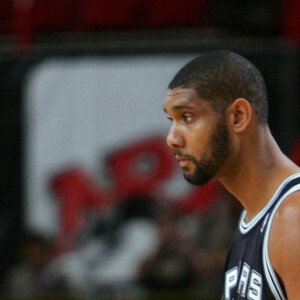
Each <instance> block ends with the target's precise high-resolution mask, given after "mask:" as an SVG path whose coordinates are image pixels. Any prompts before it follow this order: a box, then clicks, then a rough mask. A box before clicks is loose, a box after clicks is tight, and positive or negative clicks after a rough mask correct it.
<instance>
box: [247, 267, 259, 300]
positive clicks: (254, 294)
mask: <svg viewBox="0 0 300 300" xmlns="http://www.w3.org/2000/svg"><path fill="white" fill-rule="evenodd" d="M261 294H262V277H261V275H260V274H259V273H257V272H256V271H255V270H252V272H251V277H250V283H249V289H248V295H247V296H248V299H249V300H261V297H262V295H261Z"/></svg>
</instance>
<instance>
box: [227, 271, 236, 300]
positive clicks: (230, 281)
mask: <svg viewBox="0 0 300 300" xmlns="http://www.w3.org/2000/svg"><path fill="white" fill-rule="evenodd" d="M237 281H238V267H235V268H233V269H231V270H229V271H227V272H226V274H225V295H224V297H225V300H230V290H231V289H232V288H234V287H235V286H236V285H237Z"/></svg>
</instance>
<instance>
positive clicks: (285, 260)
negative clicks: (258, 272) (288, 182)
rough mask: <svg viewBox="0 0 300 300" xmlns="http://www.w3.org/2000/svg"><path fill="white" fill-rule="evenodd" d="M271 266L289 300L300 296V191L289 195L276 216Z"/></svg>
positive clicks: (271, 233)
mask: <svg viewBox="0 0 300 300" xmlns="http://www.w3.org/2000/svg"><path fill="white" fill-rule="evenodd" d="M269 256H270V260H271V264H272V266H273V268H274V270H275V271H276V273H277V274H278V275H279V276H280V278H281V280H282V281H283V283H284V286H285V289H286V292H287V297H288V299H289V300H296V299H299V296H300V284H299V282H300V191H298V192H295V193H293V194H291V195H289V196H288V197H287V198H286V199H285V200H284V202H283V204H282V205H281V206H280V207H279V209H278V211H277V212H276V214H275V216H274V220H273V223H272V227H271V231H270V239H269Z"/></svg>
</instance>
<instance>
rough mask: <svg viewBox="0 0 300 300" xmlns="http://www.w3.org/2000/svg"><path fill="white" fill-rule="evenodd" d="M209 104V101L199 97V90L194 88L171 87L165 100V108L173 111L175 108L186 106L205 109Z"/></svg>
mask: <svg viewBox="0 0 300 300" xmlns="http://www.w3.org/2000/svg"><path fill="white" fill-rule="evenodd" d="M208 105H209V103H208V102H207V101H205V100H203V99H201V98H199V96H198V95H197V92H196V91H195V90H194V89H192V88H174V89H169V90H168V91H167V95H166V98H165V100H164V109H165V110H166V111H169V110H170V111H172V110H174V108H176V109H178V108H180V107H184V106H185V107H187V106H188V107H190V108H194V109H204V108H207V106H208ZM209 106H210V105H209Z"/></svg>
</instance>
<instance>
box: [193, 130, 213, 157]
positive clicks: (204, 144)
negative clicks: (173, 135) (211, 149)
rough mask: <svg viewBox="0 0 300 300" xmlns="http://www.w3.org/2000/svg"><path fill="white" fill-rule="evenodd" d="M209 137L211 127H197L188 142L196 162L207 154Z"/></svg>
mask: <svg viewBox="0 0 300 300" xmlns="http://www.w3.org/2000/svg"><path fill="white" fill-rule="evenodd" d="M211 135H212V127H211V126H197V128H196V130H195V134H194V135H193V136H192V137H191V140H190V146H191V151H192V152H193V155H194V156H195V158H196V159H197V160H199V159H200V158H201V156H202V155H205V154H206V153H207V151H208V145H209V141H210V139H211Z"/></svg>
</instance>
